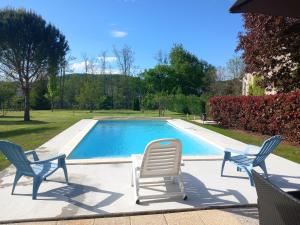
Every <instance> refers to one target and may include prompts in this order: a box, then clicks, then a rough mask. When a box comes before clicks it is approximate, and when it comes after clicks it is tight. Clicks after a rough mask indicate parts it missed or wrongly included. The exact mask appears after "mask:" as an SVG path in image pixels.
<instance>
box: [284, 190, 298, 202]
mask: <svg viewBox="0 0 300 225" xmlns="http://www.w3.org/2000/svg"><path fill="white" fill-rule="evenodd" d="M286 193H287V194H289V195H291V196H293V197H294V198H296V199H298V201H300V191H288V192H286Z"/></svg>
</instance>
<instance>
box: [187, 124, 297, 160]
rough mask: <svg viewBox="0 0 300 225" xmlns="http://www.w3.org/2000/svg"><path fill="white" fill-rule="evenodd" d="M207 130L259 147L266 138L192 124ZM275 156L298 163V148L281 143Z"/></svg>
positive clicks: (211, 126) (212, 126)
mask: <svg viewBox="0 0 300 225" xmlns="http://www.w3.org/2000/svg"><path fill="white" fill-rule="evenodd" d="M193 123H195V124H197V125H200V126H202V127H204V128H207V129H209V130H212V131H215V132H217V133H220V134H223V135H225V136H228V137H231V138H233V139H236V140H239V141H241V142H244V143H246V144H252V145H261V144H262V143H263V141H264V140H265V139H266V138H267V136H263V135H258V134H252V133H248V132H245V131H239V130H232V129H224V128H221V127H218V126H215V125H204V124H199V123H196V122H193ZM274 153H275V154H276V155H278V156H281V157H284V158H286V159H289V160H291V161H294V162H297V163H300V148H299V146H296V145H292V144H289V143H285V142H283V143H281V144H280V145H279V146H278V147H277V148H276V150H275V152H274Z"/></svg>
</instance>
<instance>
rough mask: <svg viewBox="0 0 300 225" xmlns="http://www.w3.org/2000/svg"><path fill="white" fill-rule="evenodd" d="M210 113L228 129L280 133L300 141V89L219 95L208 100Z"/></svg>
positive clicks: (286, 137) (287, 138) (291, 139)
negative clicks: (281, 91)
mask: <svg viewBox="0 0 300 225" xmlns="http://www.w3.org/2000/svg"><path fill="white" fill-rule="evenodd" d="M209 104H210V113H211V115H212V117H213V119H214V120H215V121H217V122H218V123H219V124H220V125H221V126H223V127H227V128H237V129H243V130H249V131H253V132H259V133H261V134H267V135H275V134H281V135H283V136H284V138H285V139H286V140H289V141H292V142H297V143H300V92H290V93H285V94H277V95H267V96H239V97H234V96H219V97H212V98H210V99H209Z"/></svg>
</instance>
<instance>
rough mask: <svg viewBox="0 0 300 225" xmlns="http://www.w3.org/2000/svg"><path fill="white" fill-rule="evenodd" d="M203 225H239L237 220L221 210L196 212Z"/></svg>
mask: <svg viewBox="0 0 300 225" xmlns="http://www.w3.org/2000/svg"><path fill="white" fill-rule="evenodd" d="M197 215H198V216H199V217H200V218H201V220H202V221H203V222H204V224H205V225H228V224H230V225H241V223H240V222H239V221H238V219H237V218H235V217H234V216H232V215H231V214H230V213H228V212H224V211H221V210H203V211H197Z"/></svg>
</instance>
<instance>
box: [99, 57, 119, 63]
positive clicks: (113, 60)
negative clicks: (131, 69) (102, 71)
mask: <svg viewBox="0 0 300 225" xmlns="http://www.w3.org/2000/svg"><path fill="white" fill-rule="evenodd" d="M102 58H103V57H102V56H99V57H98V60H100V61H101V59H102ZM105 61H106V62H108V63H114V62H116V61H117V57H115V56H106V57H105Z"/></svg>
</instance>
